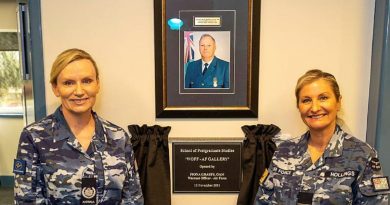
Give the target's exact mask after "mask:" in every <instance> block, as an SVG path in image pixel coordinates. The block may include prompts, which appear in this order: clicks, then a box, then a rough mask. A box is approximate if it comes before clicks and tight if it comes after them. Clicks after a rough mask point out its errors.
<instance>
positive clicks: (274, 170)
mask: <svg viewBox="0 0 390 205" xmlns="http://www.w3.org/2000/svg"><path fill="white" fill-rule="evenodd" d="M272 171H273V172H275V173H278V174H281V175H288V176H291V175H292V174H293V170H284V169H280V168H278V167H273V168H272Z"/></svg>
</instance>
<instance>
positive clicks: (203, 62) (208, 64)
mask: <svg viewBox="0 0 390 205" xmlns="http://www.w3.org/2000/svg"><path fill="white" fill-rule="evenodd" d="M213 60H214V57H213V58H212V59H211V60H210V61H209V62H205V61H203V59H202V70H203V69H204V64H205V63H207V68H208V67H210V65H211V62H213Z"/></svg>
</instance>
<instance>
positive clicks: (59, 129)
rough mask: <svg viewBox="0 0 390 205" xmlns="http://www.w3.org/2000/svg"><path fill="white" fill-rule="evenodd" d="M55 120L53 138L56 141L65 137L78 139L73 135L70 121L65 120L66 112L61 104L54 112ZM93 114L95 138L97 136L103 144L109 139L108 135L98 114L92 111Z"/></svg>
mask: <svg viewBox="0 0 390 205" xmlns="http://www.w3.org/2000/svg"><path fill="white" fill-rule="evenodd" d="M53 115H54V121H53V132H52V134H53V140H54V142H57V141H61V140H65V139H72V140H74V139H76V137H75V136H74V135H73V133H72V131H71V129H70V128H69V125H68V123H67V122H66V120H65V117H64V114H63V113H62V111H61V106H60V107H58V108H57V110H56V111H55V112H54V114H53ZM92 116H93V118H94V121H95V136H94V138H93V139H95V138H97V139H98V140H99V141H101V142H102V143H103V144H104V143H105V142H106V141H107V140H106V135H105V132H104V128H103V125H102V123H101V121H100V119H99V117H98V115H97V114H96V112H94V111H92Z"/></svg>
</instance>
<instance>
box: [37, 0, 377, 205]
mask: <svg viewBox="0 0 390 205" xmlns="http://www.w3.org/2000/svg"><path fill="white" fill-rule="evenodd" d="M374 3H375V2H374V1H366V0H343V1H340V0H318V1H311V0H295V1H290V0H262V5H261V12H262V13H261V34H260V37H261V40H260V44H261V45H260V89H259V109H260V112H259V116H260V117H259V118H258V119H156V118H155V111H154V110H155V103H154V96H155V95H154V92H155V89H154V31H153V1H151V0H148V1H145V0H117V1H108V0H84V1H77V0H68V1H60V0H42V24H43V43H44V62H45V77H46V79H49V73H50V68H51V63H52V62H53V60H54V59H55V57H56V55H57V54H59V53H60V52H61V51H63V50H65V49H67V48H71V47H78V48H82V49H85V50H87V51H89V52H90V53H91V54H92V55H93V56H94V57H95V59H96V61H97V63H98V65H99V67H100V72H101V83H102V89H101V93H100V97H99V100H98V102H97V105H96V107H95V109H96V111H97V112H98V113H99V114H100V115H101V116H103V117H105V118H106V119H109V120H111V121H113V122H115V123H117V124H119V125H121V126H122V127H125V128H126V127H127V125H129V124H145V123H146V124H149V125H153V124H160V125H163V126H165V125H169V126H172V131H171V133H170V137H175V138H183V139H184V138H188V137H199V138H202V137H214V138H219V137H223V138H237V137H243V133H242V131H241V128H240V127H241V126H243V125H247V124H257V123H263V124H269V123H273V124H276V125H278V126H279V127H280V128H282V131H283V132H284V133H288V134H291V135H294V136H296V135H300V134H301V133H302V132H303V131H304V130H305V126H304V124H303V123H302V122H301V120H300V117H299V115H298V112H297V110H296V107H295V98H294V86H295V83H296V80H297V78H298V77H299V76H300V75H302V74H303V73H304V72H305V71H306V70H308V69H310V68H320V69H323V70H326V71H329V72H331V73H333V74H335V76H336V78H337V79H338V81H339V83H340V86H341V91H342V94H343V102H344V114H343V116H342V118H343V119H344V120H345V121H346V122H347V124H348V126H349V128H350V130H351V131H352V133H353V134H355V135H356V136H357V137H358V138H360V139H363V140H364V139H365V131H366V116H367V104H368V85H369V74H370V71H369V70H370V60H371V58H370V56H371V40H372V26H373V15H374ZM46 85H47V89H46V96H47V111H48V113H51V112H53V111H54V110H55V108H56V107H57V106H58V105H59V102H58V100H57V99H56V98H55V97H54V95H53V94H52V93H51V89H50V85H49V83H48V81H46ZM236 198H237V194H193V195H190V194H174V195H173V196H172V204H173V205H181V204H186V205H192V204H194V205H195V204H196V205H198V204H204V205H209V204H210V205H219V204H223V205H229V204H235V203H236Z"/></svg>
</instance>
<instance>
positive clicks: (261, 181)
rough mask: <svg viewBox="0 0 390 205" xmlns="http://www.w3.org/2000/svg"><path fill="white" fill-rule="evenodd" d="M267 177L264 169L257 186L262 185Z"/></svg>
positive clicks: (266, 170) (266, 171)
mask: <svg viewBox="0 0 390 205" xmlns="http://www.w3.org/2000/svg"><path fill="white" fill-rule="evenodd" d="M268 175H269V173H268V169H265V170H264V172H263V175H262V176H261V177H260V181H259V184H263V183H264V181H265V180H266V179H267V177H268Z"/></svg>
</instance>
